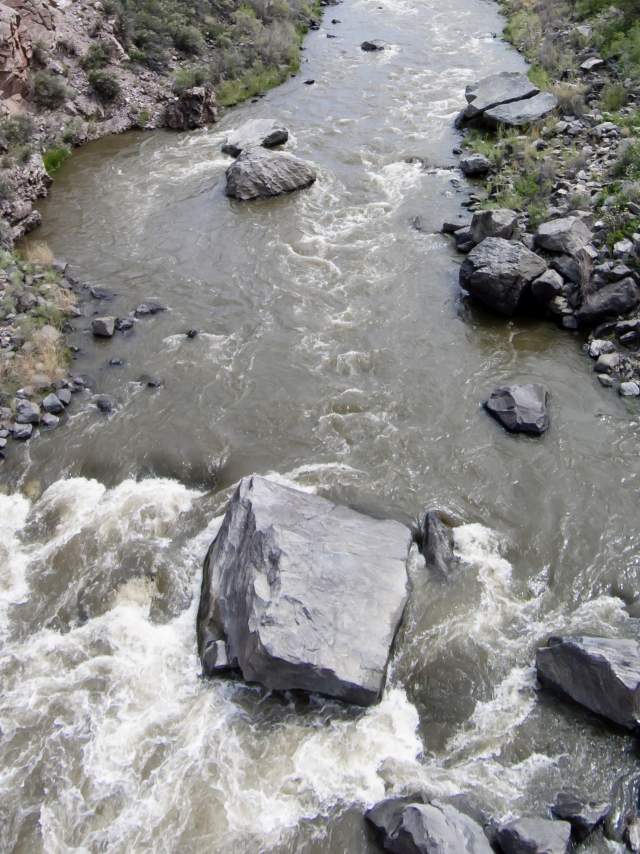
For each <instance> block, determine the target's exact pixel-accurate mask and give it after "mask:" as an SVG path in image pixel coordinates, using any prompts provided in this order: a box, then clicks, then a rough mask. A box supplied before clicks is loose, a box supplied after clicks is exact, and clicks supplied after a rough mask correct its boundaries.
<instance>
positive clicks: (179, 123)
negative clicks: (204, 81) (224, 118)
mask: <svg viewBox="0 0 640 854" xmlns="http://www.w3.org/2000/svg"><path fill="white" fill-rule="evenodd" d="M217 119H218V105H217V103H216V96H215V93H214V91H213V89H212V88H211V87H210V86H193V87H191V89H185V90H184V91H183V92H181V93H180V95H178V97H177V98H175V99H174V100H173V101H170V102H169V103H168V104H167V106H166V107H165V111H164V123H165V125H166V126H167V127H168V128H171V129H172V130H183V131H184V130H194V129H195V128H201V127H204V126H205V125H208V124H212V123H213V122H215V121H217Z"/></svg>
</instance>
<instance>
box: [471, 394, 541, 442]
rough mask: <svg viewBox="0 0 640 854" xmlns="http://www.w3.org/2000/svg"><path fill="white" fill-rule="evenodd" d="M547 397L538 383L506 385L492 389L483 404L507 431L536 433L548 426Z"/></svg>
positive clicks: (537, 434) (536, 434)
mask: <svg viewBox="0 0 640 854" xmlns="http://www.w3.org/2000/svg"><path fill="white" fill-rule="evenodd" d="M548 397H549V396H548V394H547V392H546V391H545V389H544V387H543V386H541V385H539V384H538V383H525V384H523V385H509V386H503V387H502V388H497V389H496V390H495V391H493V392H492V393H491V397H490V398H489V400H487V401H486V402H485V404H484V406H485V409H486V410H487V412H488V413H489V414H490V415H492V416H493V417H494V418H495V419H496V421H499V422H500V423H501V424H502V426H503V427H506V429H507V430H509V431H510V432H511V433H529V434H531V435H533V436H540V435H541V434H542V433H544V432H545V430H547V429H548V428H549V413H548V411H547V401H548Z"/></svg>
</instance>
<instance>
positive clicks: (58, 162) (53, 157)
mask: <svg viewBox="0 0 640 854" xmlns="http://www.w3.org/2000/svg"><path fill="white" fill-rule="evenodd" d="M70 155H71V151H70V150H69V149H68V148H67V147H66V146H65V145H58V146H55V147H54V148H48V149H47V150H46V151H45V152H44V154H43V155H42V161H43V163H44V168H45V169H46V170H47V173H48V174H49V175H51V176H53V175H55V173H56V172H57V171H58V169H60V167H61V166H62V164H63V163H64V161H65V160H66V159H67V158H68V157H70Z"/></svg>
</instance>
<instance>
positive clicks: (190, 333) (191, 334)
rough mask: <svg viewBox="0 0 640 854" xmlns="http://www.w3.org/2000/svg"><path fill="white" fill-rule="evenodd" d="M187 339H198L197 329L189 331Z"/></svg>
mask: <svg viewBox="0 0 640 854" xmlns="http://www.w3.org/2000/svg"><path fill="white" fill-rule="evenodd" d="M186 335H187V338H196V337H197V336H198V330H197V329H187V332H186Z"/></svg>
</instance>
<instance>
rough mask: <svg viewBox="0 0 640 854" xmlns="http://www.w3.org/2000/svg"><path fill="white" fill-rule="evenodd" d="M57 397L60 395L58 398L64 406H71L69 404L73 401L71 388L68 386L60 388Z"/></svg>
mask: <svg viewBox="0 0 640 854" xmlns="http://www.w3.org/2000/svg"><path fill="white" fill-rule="evenodd" d="M57 397H58V400H59V401H60V403H62V404H63V405H64V406H69V404H70V403H71V391H70V389H68V388H61V389H58V393H57Z"/></svg>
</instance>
